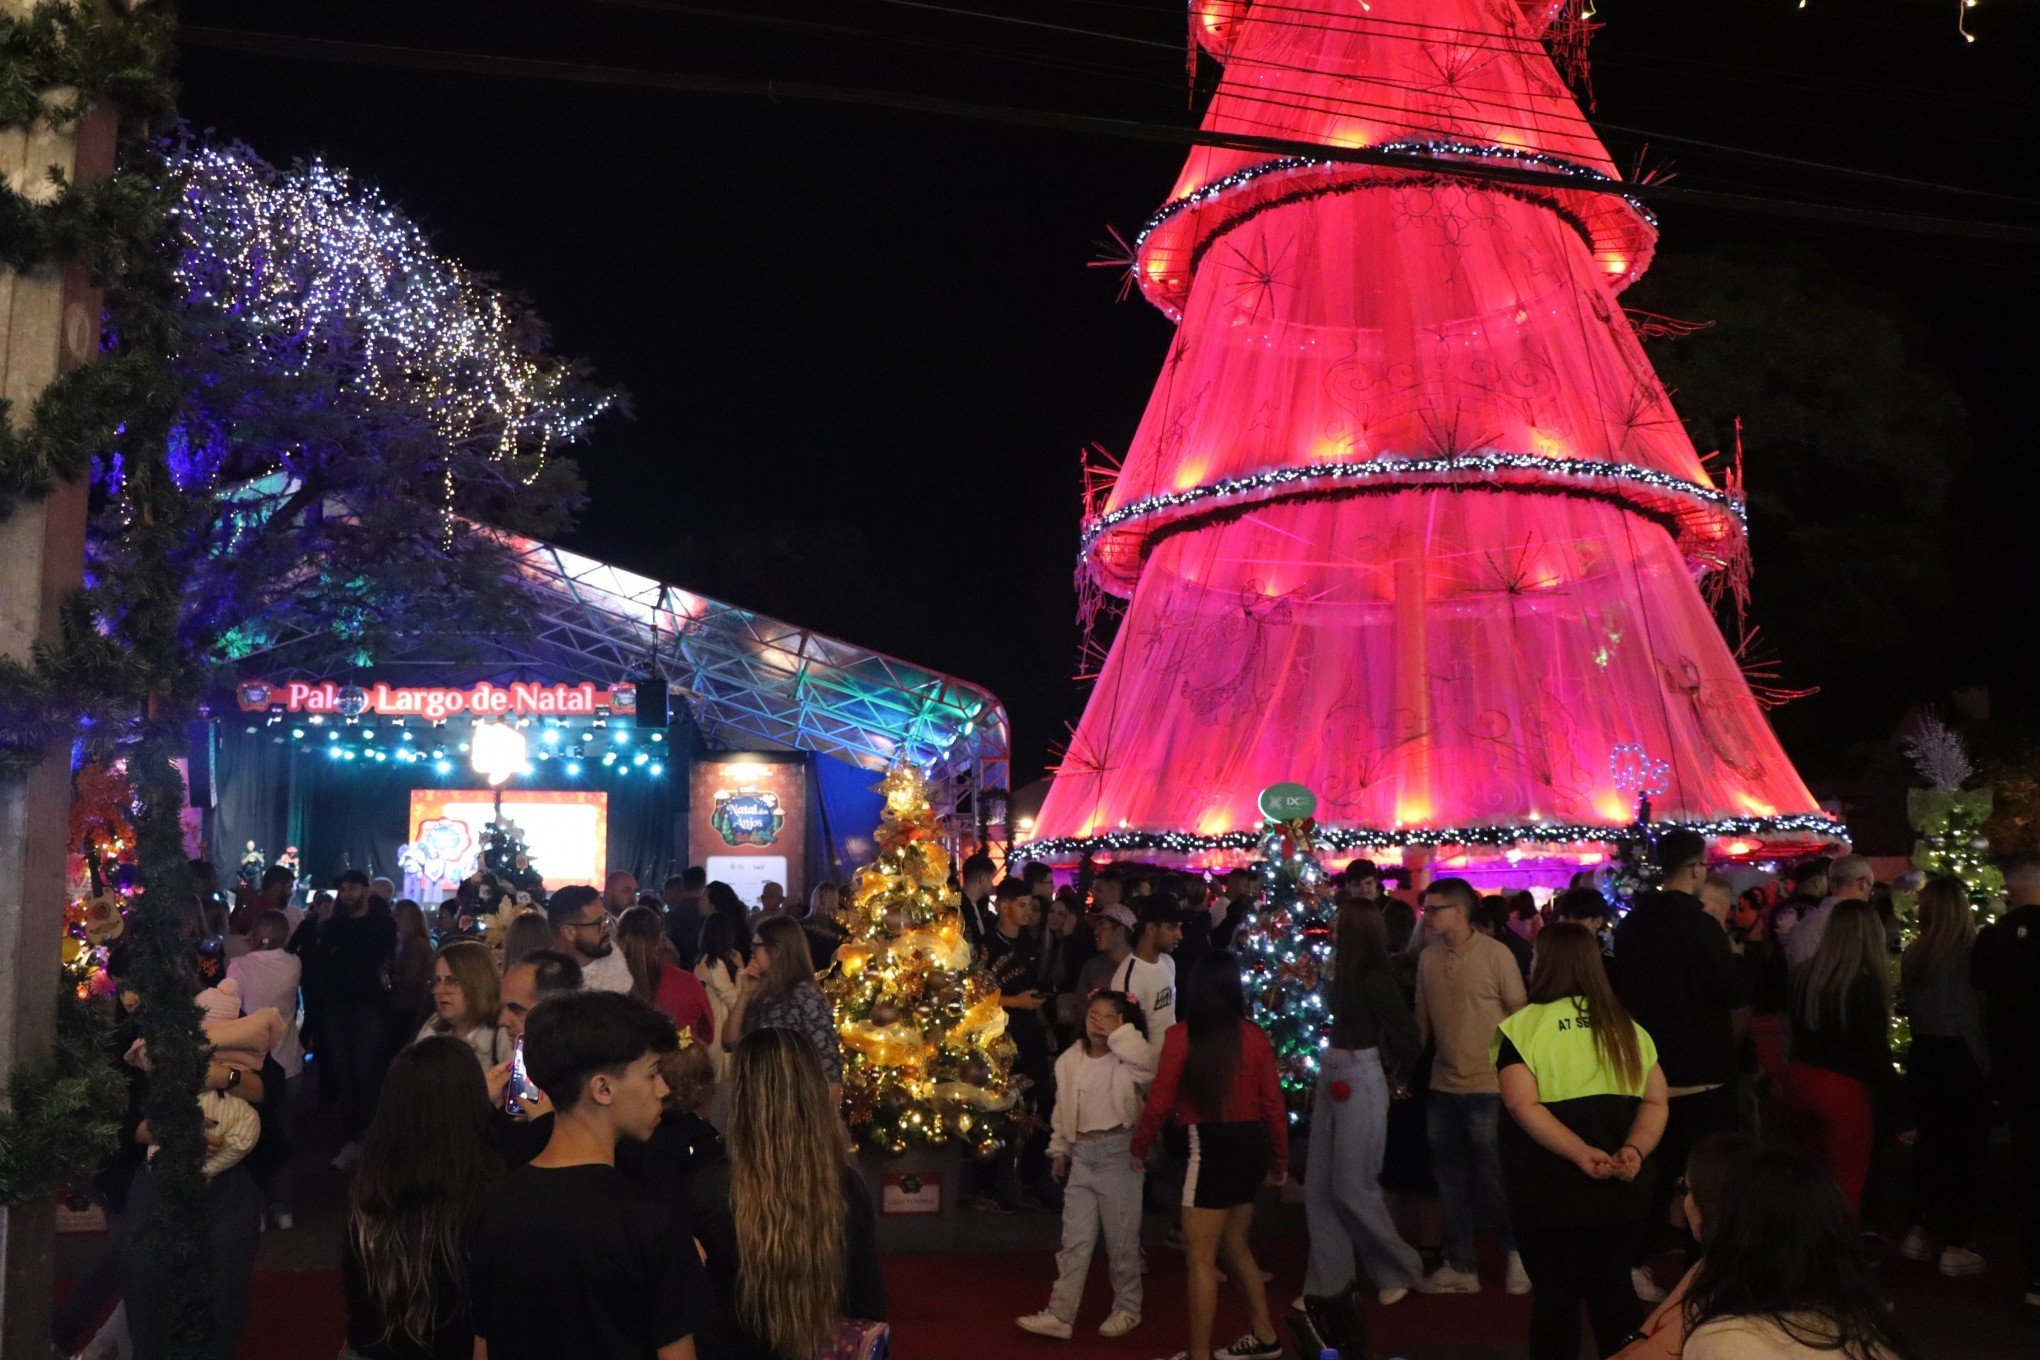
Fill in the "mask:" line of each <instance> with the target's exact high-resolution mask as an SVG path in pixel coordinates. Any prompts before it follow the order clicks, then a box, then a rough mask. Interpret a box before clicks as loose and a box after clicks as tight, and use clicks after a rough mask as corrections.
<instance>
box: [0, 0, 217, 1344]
mask: <svg viewBox="0 0 2040 1360" xmlns="http://www.w3.org/2000/svg"><path fill="white" fill-rule="evenodd" d="M173 30H174V20H173V19H172V17H171V16H170V15H169V14H168V13H167V12H165V11H164V9H163V8H161V7H157V8H149V9H141V10H132V9H131V10H129V11H127V12H119V13H110V12H102V11H101V10H100V9H99V8H97V7H91V6H84V5H74V4H66V3H47V4H43V5H39V6H37V7H36V9H35V10H34V11H32V12H31V13H30V14H28V15H27V16H25V17H0V126H6V127H28V126H31V125H33V124H35V123H38V122H42V123H48V124H51V125H54V126H58V127H63V126H68V125H69V124H71V123H73V122H75V121H76V120H77V119H78V118H81V117H83V116H84V114H85V113H86V111H87V110H88V109H89V108H90V107H92V106H93V105H94V104H98V103H109V104H113V105H117V106H119V107H120V108H121V110H122V113H123V115H124V117H125V118H126V120H127V125H126V126H125V128H124V132H125V134H126V136H125V138H124V142H125V144H124V146H123V155H122V158H121V169H120V171H119V172H118V174H116V175H115V176H114V178H113V179H112V180H110V181H108V182H107V183H105V184H103V185H100V184H95V185H92V186H89V187H86V188H82V189H74V188H72V187H71V186H70V185H69V184H67V183H66V182H64V181H63V180H62V179H60V178H51V179H50V180H48V181H46V182H45V183H43V184H38V185H35V186H15V185H7V186H4V187H0V264H4V265H5V266H6V267H8V268H12V269H17V270H19V269H28V268H35V267H50V266H52V265H56V264H59V263H69V262H76V263H78V264H79V265H81V266H82V267H84V268H85V269H87V270H88V271H89V272H90V274H91V275H92V277H93V278H94V281H95V282H98V283H100V284H102V285H103V286H104V287H105V290H106V327H105V334H106V336H107V339H106V340H105V342H104V343H103V346H102V352H101V354H100V355H99V357H98V358H96V359H95V360H94V361H93V362H91V363H88V364H85V365H83V366H81V367H79V368H77V369H74V370H71V371H70V372H67V373H65V374H64V375H62V376H61V377H59V378H58V379H57V380H56V381H55V382H53V383H51V384H50V385H49V387H48V388H46V389H45V390H44V392H43V393H42V394H41V395H40V396H39V397H38V398H37V400H36V402H35V404H34V406H33V407H32V409H31V410H30V412H29V417H28V420H27V422H26V423H25V425H24V426H23V427H22V428H19V429H16V428H14V427H13V425H12V423H11V420H10V421H9V422H7V423H6V424H5V425H4V427H0V428H4V434H0V515H5V514H6V513H8V512H10V511H11V510H12V509H13V508H14V507H15V506H17V505H19V504H21V503H22V502H24V501H30V500H34V499H38V498H40V497H42V496H46V495H47V494H49V492H50V491H51V490H53V489H54V488H55V486H56V485H57V484H58V483H59V482H60V481H63V480H67V479H75V478H77V477H79V476H82V475H84V473H85V472H86V471H87V470H88V469H89V468H90V466H91V464H92V461H93V460H94V459H95V458H104V457H109V456H112V455H114V454H118V456H119V457H120V458H121V460H122V465H123V471H124V476H123V478H122V486H123V490H122V504H121V510H122V513H123V517H124V522H125V524H126V526H127V534H128V537H129V545H128V546H129V548H130V549H131V551H130V552H129V554H128V555H127V557H126V560H125V562H124V564H123V566H122V567H121V568H120V569H119V570H118V571H116V572H113V573H110V574H109V576H108V578H107V579H105V580H102V581H101V582H99V583H98V584H97V585H96V586H95V587H94V588H93V589H91V590H89V591H85V592H81V593H80V595H79V596H78V597H77V598H76V599H74V600H73V601H72V602H70V604H69V605H68V606H67V607H66V610H65V614H64V627H63V629H62V633H61V636H60V638H59V639H58V640H57V641H56V642H55V643H51V644H46V645H43V646H40V647H38V648H37V649H36V653H35V656H34V658H33V660H32V662H31V664H28V665H22V664H19V663H13V664H9V665H7V666H4V667H0V747H4V748H5V754H4V756H0V778H8V777H19V773H20V771H21V770H22V769H23V768H25V767H26V766H27V765H30V764H32V763H33V762H34V761H35V760H36V759H37V758H38V757H39V749H38V748H43V747H47V746H50V745H52V744H54V743H56V742H58V741H60V740H61V739H62V737H63V736H64V735H67V734H70V733H75V732H76V731H77V730H78V724H79V721H80V719H81V718H84V717H88V716H90V717H95V718H98V719H100V721H97V722H95V723H93V725H92V726H91V728H90V729H88V737H89V740H88V745H89V746H91V747H92V748H93V751H94V753H95V754H105V753H110V752H111V751H112V750H114V749H115V748H118V749H119V751H120V752H121V754H123V755H124V756H125V757H126V760H127V767H128V775H129V778H130V780H131V781H132V783H133V785H134V788H135V793H136V806H135V811H134V815H133V817H132V819H131V820H132V824H133V826H134V828H135V833H136V840H137V853H136V859H137V864H138V867H139V869H140V871H141V876H142V881H143V884H144V887H143V891H142V894H141V898H140V901H139V904H138V906H137V909H136V911H135V913H134V915H133V916H132V917H131V919H130V921H129V929H128V934H129V936H130V937H131V938H132V939H133V941H134V948H135V977H134V979H133V981H134V983H135V987H136V990H137V991H138V992H139V993H140V995H141V998H142V1003H141V1008H140V1010H139V1011H138V1013H137V1021H138V1023H139V1026H140V1029H141V1033H142V1037H143V1039H144V1040H145V1041H146V1042H147V1045H148V1052H149V1059H150V1067H151V1078H150V1083H149V1094H148V1098H147V1102H146V1109H145V1111H144V1113H145V1115H146V1117H147V1119H148V1121H149V1127H150V1130H151V1133H152V1135H153V1136H154V1138H155V1141H156V1144H157V1148H158V1150H157V1153H156V1156H155V1158H154V1160H153V1161H152V1162H151V1164H150V1167H149V1170H148V1173H147V1174H148V1175H149V1176H150V1177H152V1178H153V1180H154V1182H155V1184H156V1186H157V1188H158V1190H159V1192H160V1194H159V1209H158V1211H157V1212H156V1213H154V1214H152V1215H151V1216H150V1218H149V1220H148V1221H147V1222H146V1223H144V1224H143V1225H142V1226H141V1234H142V1240H141V1251H142V1252H143V1253H144V1254H145V1255H146V1256H147V1257H148V1258H149V1259H151V1260H153V1261H155V1262H157V1263H159V1265H160V1266H161V1267H162V1268H163V1269H164V1270H166V1272H167V1273H168V1274H169V1276H170V1279H169V1280H168V1282H167V1283H168V1290H167V1293H168V1296H169V1298H170V1299H171V1301H172V1303H171V1307H172V1314H171V1317H170V1320H169V1333H168V1335H167V1336H166V1337H165V1338H164V1341H165V1346H164V1349H163V1354H165V1355H167V1356H170V1357H175V1360H185V1357H190V1358H191V1360H197V1358H198V1357H200V1356H207V1355H210V1354H212V1353H213V1352H214V1351H215V1350H216V1349H217V1342H216V1335H217V1330H218V1328H217V1324H216V1320H215V1316H214V1312H213V1304H212V1293H213V1291H212V1279H211V1267H210V1263H209V1261H208V1260H207V1247H206V1243H207V1233H206V1231H205V1222H206V1197H207V1189H206V1182H205V1177H204V1173H203V1171H202V1170H201V1169H200V1168H201V1165H202V1163H203V1160H204V1155H205V1140H204V1133H203V1128H202V1126H201V1122H200V1114H199V1107H198V1099H197V1096H198V1091H199V1087H200V1085H201V1083H202V1082H203V1080H204V1075H205V1069H206V1061H207V1060H206V1054H205V1050H204V1048H203V1047H202V1042H201V1037H200V1031H199V1012H198V1008H197V1006H196V1005H195V1004H194V1003H193V1001H192V997H193V995H194V994H195V991H196V985H195V976H194V969H193V960H192V953H191V944H190V940H189V938H188V937H187V935H186V933H185V930H184V922H185V920H186V918H187V915H188V911H189V908H190V906H191V905H192V903H193V901H194V885H193V883H192V880H191V875H190V870H189V867H188V862H187V860H186V856H185V850H184V834H183V809H184V805H185V802H186V794H185V788H184V781H183V779H182V777H181V776H180V775H179V773H178V770H177V766H176V764H175V761H176V760H177V758H178V757H179V756H180V755H182V754H183V745H184V732H185V727H186V724H187V723H189V722H190V721H191V720H192V719H193V718H194V717H195V716H196V714H197V708H198V695H199V692H200V684H201V672H200V671H199V669H198V667H197V665H196V664H195V662H194V660H193V658H191V657H189V656H187V655H186V654H185V652H184V649H183V648H182V647H180V645H179V643H178V638H177V622H178V619H179V617H180V603H181V602H180V599H179V595H180V589H181V586H180V581H179V579H178V577H177V575H176V573H175V572H174V571H173V570H172V569H171V567H170V563H171V556H172V554H171V550H172V548H173V546H174V544H175V542H176V535H177V534H178V533H179V530H180V528H181V525H182V522H183V516H184V514H185V513H186V509H185V506H184V502H183V497H182V496H181V495H180V493H179V492H178V490H177V487H176V484H175V482H174V481H173V480H172V478H171V475H170V469H169V465H168V461H167V456H166V438H167V435H168V432H169V428H170V422H171V420H172V418H173V416H174V413H175V409H176V391H175V385H174V380H173V378H172V376H171V370H170V363H169V355H170V352H171V346H172V344H173V342H174V340H175V336H176V312H175V307H176V301H177V298H176V287H175V279H174V275H173V272H172V266H173V264H174V261H175V260H176V255H177V241H176V238H175V236H174V234H173V233H172V231H171V230H170V225H169V218H168V215H167V213H166V212H165V210H164V194H165V190H164V178H163V172H162V165H161V160H160V157H159V156H157V154H156V153H155V152H154V151H153V150H152V149H151V148H149V147H148V146H147V145H146V143H145V141H144V140H143V139H144V138H145V137H146V136H147V133H148V123H149V120H151V119H152V118H157V117H160V116H161V115H162V114H164V113H165V112H166V111H167V110H168V108H169V105H170V99H171V94H172V86H171V83H170V78H169V69H170V55H171V37H172V33H173ZM59 90H62V91H67V92H68V93H65V94H61V95H57V94H53V92H54V91H59ZM24 188H34V189H35V190H36V193H34V194H33V195H30V194H26V193H24V192H22V191H23V189H24ZM7 414H9V415H11V413H7ZM13 1082H14V1083H15V1085H14V1089H15V1090H17V1091H18V1092H20V1093H21V1094H24V1095H27V1096H29V1097H30V1100H29V1103H28V1104H27V1106H25V1107H24V1106H21V1105H17V1107H16V1110H15V1118H16V1119H17V1120H21V1121H27V1122H25V1123H22V1124H19V1125H17V1127H18V1128H29V1127H34V1128H37V1129H40V1130H41V1131H42V1133H43V1135H44V1136H45V1137H46V1136H47V1134H48V1132H49V1130H50V1129H51V1128H52V1127H53V1126H54V1125H55V1124H58V1123H60V1122H61V1121H63V1120H65V1119H68V1118H72V1117H73V1116H74V1115H75V1114H76V1110H75V1108H73V1098H74V1096H75V1095H76V1092H75V1090H73V1089H72V1088H69V1087H65V1086H63V1084H62V1083H61V1082H50V1083H46V1084H40V1085H39V1084H38V1081H37V1079H36V1078H35V1077H34V1076H33V1075H32V1074H30V1073H16V1074H14V1077H13ZM60 1093H61V1094H60ZM67 1109H68V1110H69V1111H70V1112H69V1113H66V1110H67ZM88 1145H89V1142H83V1143H81V1146H88Z"/></svg>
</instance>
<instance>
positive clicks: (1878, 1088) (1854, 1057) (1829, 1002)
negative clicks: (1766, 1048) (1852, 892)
mask: <svg viewBox="0 0 2040 1360" xmlns="http://www.w3.org/2000/svg"><path fill="white" fill-rule="evenodd" d="M1791 1013H1792V1036H1791V1041H1790V1043H1789V1044H1788V1045H1787V1047H1786V1050H1785V1059H1786V1061H1785V1090H1786V1099H1787V1100H1788V1101H1789V1102H1790V1109H1791V1114H1792V1118H1793V1121H1794V1123H1795V1124H1796V1126H1797V1129H1798V1132H1799V1135H1800V1137H1801V1138H1802V1139H1803V1140H1804V1141H1805V1142H1806V1143H1807V1145H1808V1150H1809V1151H1810V1152H1812V1153H1813V1154H1814V1156H1815V1157H1817V1158H1819V1160H1820V1162H1821V1164H1822V1165H1823V1166H1825V1167H1827V1169H1828V1174H1829V1175H1831V1176H1833V1177H1834V1178H1835V1186H1836V1188H1837V1189H1839V1190H1840V1191H1841V1192H1842V1201H1843V1202H1844V1203H1845V1204H1847V1205H1848V1208H1849V1212H1850V1213H1851V1214H1854V1213H1856V1212H1857V1210H1858V1208H1859V1207H1860V1206H1861V1204H1862V1200H1863V1183H1864V1181H1865V1180H1867V1179H1868V1178H1869V1175H1870V1157H1871V1153H1872V1152H1873V1151H1875V1149H1876V1137H1877V1112H1878V1110H1879V1108H1883V1109H1885V1110H1890V1109H1892V1108H1894V1107H1895V1106H1896V1104H1897V1102H1898V1101H1899V1099H1900V1097H1901V1096H1902V1094H1903V1092H1902V1090H1901V1088H1900V1087H1899V1084H1898V1072H1897V1070H1896V1069H1895V1068H1894V1067H1892V1065H1891V1038H1890V1029H1891V974H1890V970H1889V968H1888V965H1887V960H1886V950H1885V943H1884V922H1883V921H1882V920H1881V919H1879V917H1878V915H1877V909H1876V908H1875V907H1873V906H1871V905H1870V904H1869V903H1868V902H1859V901H1857V900H1855V899H1854V898H1847V897H1845V898H1841V899H1839V900H1838V901H1836V903H1835V904H1834V906H1832V907H1830V908H1829V909H1828V918H1827V930H1826V933H1825V934H1823V935H1822V936H1821V940H1820V945H1819V947H1818V948H1817V949H1816V950H1815V951H1814V954H1813V957H1812V958H1810V959H1808V960H1807V961H1806V962H1805V963H1804V964H1802V965H1800V966H1799V967H1798V968H1797V969H1795V970H1794V972H1793V974H1792V1012H1791Z"/></svg>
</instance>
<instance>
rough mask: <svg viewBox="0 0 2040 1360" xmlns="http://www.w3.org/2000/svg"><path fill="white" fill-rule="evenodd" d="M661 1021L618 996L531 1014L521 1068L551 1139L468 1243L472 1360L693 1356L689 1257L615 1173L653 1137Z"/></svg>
mask: <svg viewBox="0 0 2040 1360" xmlns="http://www.w3.org/2000/svg"><path fill="white" fill-rule="evenodd" d="M678 1045H679V1039H678V1036H677V1035H676V1034H675V1032H674V1029H673V1022H672V1021H671V1020H669V1019H667V1018H666V1017H665V1016H663V1015H661V1014H660V1013H659V1012H658V1011H655V1010H653V1009H652V1008H651V1007H650V1006H648V1005H646V1004H645V1003H644V1002H642V1001H639V1000H638V999H637V998H635V997H632V996H627V995H623V994H620V993H615V992H567V993H563V994H561V995H558V996H553V997H549V998H547V999H546V1000H545V1002H544V1003H543V1004H541V1005H538V1006H534V1007H533V1008H532V1010H531V1014H530V1015H529V1017H527V1019H526V1020H525V1024H524V1065H525V1069H526V1070H527V1071H528V1072H529V1073H530V1074H531V1079H532V1081H533V1082H535V1083H536V1084H537V1086H538V1087H539V1089H540V1090H542V1091H544V1092H545V1093H546V1095H547V1096H548V1097H550V1098H551V1100H552V1102H553V1108H554V1115H553V1132H552V1138H551V1139H550V1140H549V1141H548V1142H547V1143H546V1146H545V1151H543V1152H541V1153H539V1154H538V1156H537V1157H536V1158H534V1159H533V1160H532V1162H531V1165H529V1166H526V1167H523V1168H521V1169H519V1170H517V1171H513V1172H511V1173H510V1175H509V1176H508V1177H507V1178H506V1179H505V1180H504V1182H503V1184H502V1185H501V1187H499V1188H498V1189H497V1191H496V1193H495V1194H494V1195H493V1196H491V1198H490V1201H489V1204H488V1207H487V1208H486V1209H485V1210H484V1211H483V1214H482V1222H481V1228H480V1231H479V1233H478V1235H477V1240H476V1248H475V1262H474V1272H473V1276H472V1279H473V1280H474V1292H475V1360H557V1357H561V1356H573V1357H575V1360H652V1357H657V1360H694V1332H695V1329H696V1327H697V1326H698V1325H699V1323H700V1321H701V1316H702V1309H703V1307H704V1306H705V1299H706V1288H705V1286H704V1284H703V1281H702V1274H701V1259H700V1257H699V1256H697V1255H696V1254H695V1250H694V1243H693V1240H692V1238H691V1237H690V1235H689V1234H688V1232H687V1230H686V1229H685V1228H684V1227H683V1226H682V1225H681V1224H680V1222H679V1220H678V1219H677V1218H676V1217H675V1216H674V1214H673V1212H672V1210H671V1208H670V1207H669V1206H667V1205H666V1204H665V1203H663V1202H662V1201H660V1200H658V1199H657V1198H656V1197H653V1196H648V1195H647V1194H646V1193H645V1192H644V1189H643V1188H642V1187H641V1186H639V1185H638V1184H636V1183H634V1182H632V1181H631V1180H629V1179H628V1178H626V1177H625V1176H624V1175H623V1173H622V1172H620V1171H618V1170H617V1169H616V1149H617V1143H618V1142H619V1140H623V1139H629V1140H631V1141H633V1142H640V1143H641V1142H643V1141H644V1140H645V1139H647V1138H649V1137H651V1134H652V1130H653V1129H655V1128H657V1127H658V1124H659V1116H660V1112H661V1109H662V1102H663V1101H664V1100H665V1098H666V1083H665V1081H664V1080H663V1079H662V1078H661V1077H660V1076H659V1059H660V1058H661V1057H662V1056H663V1055H664V1054H667V1053H670V1052H672V1051H673V1050H674V1049H675V1048H676V1047H678Z"/></svg>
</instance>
